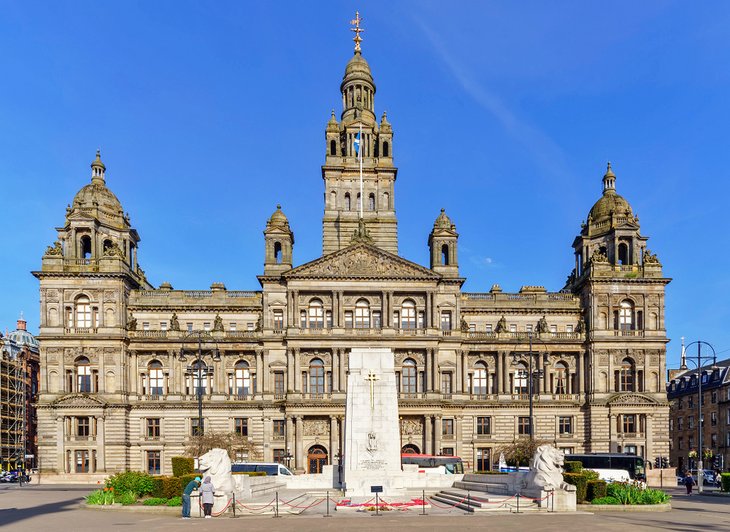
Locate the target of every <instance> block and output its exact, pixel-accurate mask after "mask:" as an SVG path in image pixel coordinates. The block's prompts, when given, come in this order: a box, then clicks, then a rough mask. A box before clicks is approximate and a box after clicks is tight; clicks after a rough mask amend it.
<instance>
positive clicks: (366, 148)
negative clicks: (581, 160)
mask: <svg viewBox="0 0 730 532" xmlns="http://www.w3.org/2000/svg"><path fill="white" fill-rule="evenodd" d="M358 45H359V42H358ZM340 88H341V92H342V112H341V114H340V117H339V119H338V118H337V117H336V116H335V114H334V113H333V114H332V117H331V118H330V120H329V122H328V123H327V125H326V128H325V139H324V141H325V142H324V145H323V151H324V154H325V157H324V165H323V166H322V179H323V185H324V198H325V201H324V215H323V219H322V248H323V254H322V256H321V257H320V258H318V259H316V260H314V261H312V262H309V263H306V264H298V265H297V264H296V263H295V260H294V232H293V229H292V227H291V226H290V224H289V221H288V220H287V217H286V216H285V215H284V213H283V212H282V210H281V208H280V207H278V206H277V208H276V210H275V211H274V213H273V214H272V215H271V217H270V218H269V220H268V221H267V222H266V225H265V229H264V232H263V242H262V244H263V246H262V251H263V253H262V258H263V262H264V266H263V271H262V273H261V275H260V276H259V277H258V281H259V283H260V289H259V290H250V291H245V290H229V289H227V288H226V286H224V285H223V284H222V283H214V284H212V285H211V287H210V289H209V290H192V291H183V290H175V289H173V287H172V286H170V284H169V283H163V284H162V285H161V286H159V287H158V288H155V287H153V286H152V285H151V284H150V283H149V282H148V281H147V279H146V278H145V274H144V272H143V270H142V269H141V268H140V266H139V265H138V262H137V250H138V247H139V243H140V237H139V234H138V233H137V231H136V229H135V228H133V227H132V225H131V222H130V219H129V217H128V216H127V215H126V214H124V211H123V209H122V205H121V203H120V202H119V200H118V199H117V198H116V196H115V195H114V194H113V193H112V192H111V191H110V189H109V188H108V187H107V182H106V175H105V172H106V168H105V166H104V164H103V163H102V161H101V158H100V155H99V154H98V153H97V157H96V160H95V161H94V162H93V163H92V165H91V168H92V176H91V183H90V184H87V185H85V186H84V187H83V188H82V189H81V190H80V191H79V193H78V194H77V195H76V197H75V198H74V199H73V202H72V204H71V205H70V207H69V208H68V209H67V211H66V218H65V221H64V223H63V224H62V226H61V227H59V228H58V240H57V242H56V243H55V244H54V245H52V246H49V248H48V250H47V251H46V253H45V254H44V256H43V259H42V266H41V268H40V270H38V271H36V272H34V275H35V276H36V277H37V278H38V279H39V280H40V295H41V309H40V315H41V318H40V321H41V334H40V339H41V360H42V378H41V391H42V393H41V397H40V401H39V406H38V409H39V420H40V424H41V427H40V429H41V434H42V436H41V440H40V454H41V457H42V461H41V465H42V467H43V468H45V469H46V470H48V471H56V472H66V473H72V474H87V473H93V472H114V471H119V470H123V469H135V470H140V469H141V470H147V471H151V472H153V473H157V472H162V473H169V472H170V458H171V457H172V456H175V455H178V454H180V453H181V452H182V450H183V448H184V445H185V443H186V441H187V440H188V439H189V437H190V434H191V433H192V432H193V431H196V430H198V428H197V424H198V422H197V416H198V414H197V401H196V388H197V387H201V388H202V389H203V394H204V402H203V416H204V427H205V430H206V431H216V432H237V433H239V434H242V435H244V436H246V437H248V438H250V439H251V442H252V444H253V445H254V446H255V448H256V449H257V454H258V455H259V456H260V457H261V458H262V459H264V460H266V461H271V460H277V461H282V462H285V463H288V464H289V465H290V466H291V467H292V468H294V469H296V470H297V471H318V470H319V469H320V468H321V466H322V464H324V463H337V461H338V459H340V458H341V455H340V452H341V449H342V446H341V441H342V436H343V429H344V419H343V417H344V411H345V389H346V375H347V367H348V353H349V351H350V349H351V348H353V347H355V346H373V347H380V348H388V349H391V350H392V351H393V356H394V359H395V365H396V368H397V369H396V372H397V381H398V393H399V415H400V424H401V447H402V448H403V450H404V452H424V453H429V454H454V455H459V456H461V457H462V458H463V459H464V461H465V463H466V467H467V469H469V470H471V469H477V470H483V469H489V468H490V467H491V466H492V464H493V463H494V462H495V461H496V459H497V457H498V456H495V449H497V448H498V447H499V446H500V445H504V444H506V443H510V442H513V441H515V440H517V439H519V438H526V437H529V432H530V418H529V413H528V402H529V395H530V392H531V391H532V393H533V399H534V434H535V437H536V438H538V439H540V440H547V441H550V442H553V443H554V444H555V445H557V446H558V447H561V448H564V449H567V450H570V451H576V452H578V451H619V452H635V453H638V454H641V455H644V456H645V457H647V458H649V459H651V458H653V457H654V456H657V455H666V454H667V453H668V451H669V436H668V433H667V426H668V414H669V407H668V403H667V398H666V393H665V389H664V379H663V375H664V372H665V344H666V342H667V337H666V331H665V326H664V307H665V303H664V288H665V286H666V284H667V283H668V282H669V279H667V278H666V277H664V275H663V273H662V266H661V264H660V263H659V261H658V260H657V258H656V256H655V255H654V254H652V253H650V252H649V250H648V249H647V248H646V241H647V238H646V237H644V236H642V235H641V233H640V231H639V221H638V218H637V217H636V216H635V215H634V214H633V212H632V209H631V207H630V205H629V203H628V202H627V201H626V200H625V199H624V198H622V197H621V196H620V195H619V194H618V193H617V192H616V176H615V175H614V173H613V171H612V170H611V167H610V165H609V168H608V170H607V172H606V174H605V176H604V177H603V194H602V195H601V197H600V198H599V199H598V201H597V202H596V203H595V205H593V207H592V208H591V209H590V212H589V213H588V216H587V220H586V221H585V222H584V223H582V224H581V226H580V229H579V233H578V236H577V237H576V238H575V239H574V241H573V249H574V255H575V269H574V270H573V271H572V273H571V274H570V276H569V277H568V280H567V283H566V284H565V286H564V287H563V289H561V290H560V291H557V292H549V291H547V290H545V289H544V288H543V287H537V286H524V287H523V288H522V289H521V290H520V291H519V292H518V293H505V292H503V291H502V290H501V289H500V288H499V286H498V285H495V286H494V287H493V288H492V290H491V291H490V292H488V293H468V292H464V291H462V286H463V284H464V281H465V279H464V278H463V277H461V275H460V272H459V255H458V240H459V233H458V232H457V229H456V225H455V223H454V222H453V221H452V220H451V218H450V217H449V216H448V215H447V214H446V213H445V212H444V211H443V210H441V212H440V214H439V213H435V214H437V216H436V219H435V222H434V224H433V227H432V228H431V230H430V233H429V234H428V235H426V234H425V233H424V237H426V236H428V246H429V248H430V262H429V264H428V265H427V266H423V265H420V264H416V263H413V262H411V261H409V260H407V259H406V258H404V257H401V256H399V255H398V232H397V217H396V208H395V201H396V186H395V185H396V178H397V168H396V167H395V166H394V156H395V154H397V145H395V144H394V130H393V127H392V126H391V124H390V123H389V121H388V119H387V117H386V116H385V114H383V115H382V117H381V119H380V120H379V121H378V120H377V119H376V114H375V103H374V102H375V92H376V87H375V83H374V80H373V77H372V74H371V70H370V67H369V65H368V63H367V62H366V61H365V58H364V57H363V55H362V53H361V51H360V50H359V46H358V49H356V51H355V54H354V56H353V57H352V58H351V59H350V61H349V62H348V63H347V66H346V68H345V74H344V77H343V80H342V83H341V85H340ZM414 119H415V118H414ZM357 135H360V136H359V138H360V139H361V140H360V144H359V146H360V152H357V151H356V150H355V149H354V146H355V141H356V139H357V138H358V137H357ZM359 154H362V161H361V162H362V184H361V182H360V160H359ZM311 186H317V185H316V184H315V182H314V179H312V180H311ZM282 194H284V196H283V197H285V195H286V194H287V192H286V191H282ZM404 201H417V198H405V200H404ZM151 230H154V228H152V229H151ZM566 238H567V235H566ZM566 243H567V242H566ZM556 244H559V242H556ZM199 342H200V344H199ZM199 345H200V348H201V350H202V351H204V352H206V353H207V354H206V356H205V357H204V358H203V361H202V362H200V367H199V366H198V364H199V363H198V362H197V361H196V359H195V356H194V351H196V350H197V349H198V346H199ZM181 350H182V352H183V354H184V355H185V360H181V359H180V353H181ZM530 353H531V354H530ZM214 354H219V355H220V356H219V357H214V356H212V355H214ZM216 358H219V360H216ZM530 358H532V362H533V364H532V365H531V364H530ZM530 367H532V368H533V370H534V373H533V376H534V378H533V379H531V378H530V373H529V368H530ZM199 370H200V371H199ZM531 380H533V381H534V382H533V386H532V389H531V390H530V389H529V387H528V383H529V382H530V381H531ZM242 458H245V457H242Z"/></svg>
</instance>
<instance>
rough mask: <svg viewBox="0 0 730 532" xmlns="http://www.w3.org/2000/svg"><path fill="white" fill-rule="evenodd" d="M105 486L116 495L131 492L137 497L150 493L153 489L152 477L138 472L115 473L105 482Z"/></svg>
mask: <svg viewBox="0 0 730 532" xmlns="http://www.w3.org/2000/svg"><path fill="white" fill-rule="evenodd" d="M106 485H107V487H108V488H114V491H116V492H117V493H124V492H125V491H132V492H134V494H135V495H137V496H138V497H139V496H141V495H147V494H149V493H152V490H153V489H154V484H153V482H152V477H151V476H150V475H148V474H147V473H142V472H140V471H125V472H124V473H117V474H116V475H114V476H113V477H109V478H108V479H107V480H106Z"/></svg>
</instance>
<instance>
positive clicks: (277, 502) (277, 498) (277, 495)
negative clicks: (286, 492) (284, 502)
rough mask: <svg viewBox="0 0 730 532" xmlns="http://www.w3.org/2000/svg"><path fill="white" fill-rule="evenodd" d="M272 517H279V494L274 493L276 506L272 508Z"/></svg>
mask: <svg viewBox="0 0 730 532" xmlns="http://www.w3.org/2000/svg"><path fill="white" fill-rule="evenodd" d="M274 517H275V518H276V517H281V516H280V515H279V492H278V491H277V492H276V506H274Z"/></svg>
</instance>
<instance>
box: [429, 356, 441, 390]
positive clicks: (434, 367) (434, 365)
mask: <svg viewBox="0 0 730 532" xmlns="http://www.w3.org/2000/svg"><path fill="white" fill-rule="evenodd" d="M431 372H432V373H433V377H432V378H431V381H432V382H431V390H432V391H438V390H439V389H440V388H441V383H440V382H439V366H438V356H437V353H436V349H431Z"/></svg>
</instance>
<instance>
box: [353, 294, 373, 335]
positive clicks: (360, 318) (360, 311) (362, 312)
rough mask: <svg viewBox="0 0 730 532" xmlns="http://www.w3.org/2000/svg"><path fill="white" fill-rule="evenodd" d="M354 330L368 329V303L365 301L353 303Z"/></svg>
mask: <svg viewBox="0 0 730 532" xmlns="http://www.w3.org/2000/svg"><path fill="white" fill-rule="evenodd" d="M355 328H356V329H369V328H370V303H368V302H367V300H366V299H358V300H357V303H355Z"/></svg>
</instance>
